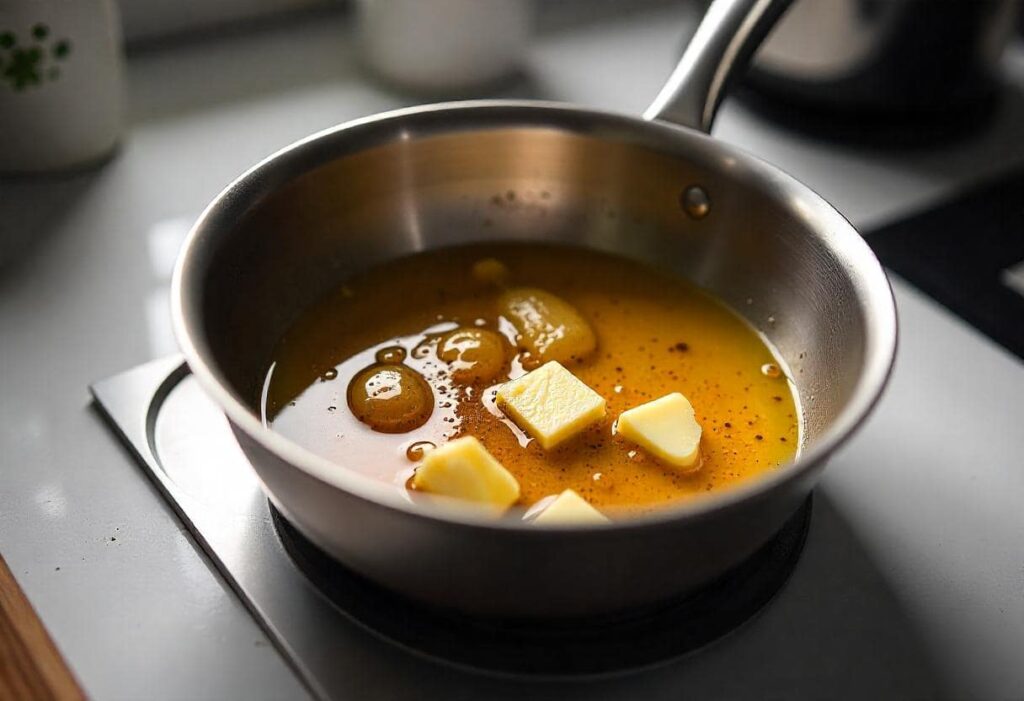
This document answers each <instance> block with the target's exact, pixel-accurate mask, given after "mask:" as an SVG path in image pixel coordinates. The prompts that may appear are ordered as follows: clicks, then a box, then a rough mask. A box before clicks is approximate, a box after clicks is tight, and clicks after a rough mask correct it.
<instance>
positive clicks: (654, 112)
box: [644, 0, 791, 133]
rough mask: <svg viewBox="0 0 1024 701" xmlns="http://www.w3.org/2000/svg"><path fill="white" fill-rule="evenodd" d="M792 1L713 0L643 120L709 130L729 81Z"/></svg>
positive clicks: (744, 64)
mask: <svg viewBox="0 0 1024 701" xmlns="http://www.w3.org/2000/svg"><path fill="white" fill-rule="evenodd" d="M790 2H791V0H714V2H712V3H711V6H710V7H709V8H708V11H707V13H706V14H705V15H704V19H702V20H701V23H700V25H699V26H698V27H697V31H696V33H695V34H694V35H693V38H692V39H691V40H690V43H689V45H688V46H687V47H686V51H685V52H683V57H682V58H681V59H679V64H678V65H677V66H676V68H675V70H674V71H673V72H672V75H671V76H669V79H668V82H667V83H665V87H663V88H662V89H661V92H660V93H658V96H657V97H656V98H654V102H652V103H651V106H650V107H648V108H647V111H646V112H644V119H660V120H664V121H666V122H673V123H675V124H680V125H682V126H685V127H690V128H691V129H698V130H700V131H702V132H705V133H710V132H711V125H712V123H713V122H714V121H715V113H716V112H718V105H719V104H720V103H721V101H722V97H724V95H725V90H726V88H727V87H728V85H729V81H730V80H731V79H732V78H734V77H735V76H736V75H737V74H739V73H740V72H742V70H743V69H744V68H746V66H747V62H748V61H749V59H750V58H751V56H753V54H754V51H755V50H756V49H757V47H758V46H760V45H761V41H762V40H763V39H764V38H765V37H766V36H767V35H768V32H769V30H770V29H771V28H772V27H773V26H774V25H775V22H776V20H778V19H779V17H781V16H782V13H783V12H785V11H786V8H788V7H789V4H790Z"/></svg>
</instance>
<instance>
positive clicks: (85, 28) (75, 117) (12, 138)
mask: <svg viewBox="0 0 1024 701" xmlns="http://www.w3.org/2000/svg"><path fill="white" fill-rule="evenodd" d="M123 68H124V58H123V53H122V43H121V26H120V19H119V16H118V13H117V7H116V5H115V3H114V0H4V1H3V2H2V3H0V172H5V173H30V172H46V171H58V170H64V169H68V168H75V167H79V166H86V165H89V164H91V163H94V162H97V161H100V160H102V159H103V158H105V157H106V156H107V155H108V154H109V153H110V152H111V151H112V150H113V149H114V147H115V146H116V145H117V142H118V139H119V138H120V135H121V131H122V128H123V106H124V99H123Z"/></svg>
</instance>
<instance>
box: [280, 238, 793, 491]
mask: <svg viewBox="0 0 1024 701" xmlns="http://www.w3.org/2000/svg"><path fill="white" fill-rule="evenodd" d="M483 258H496V259H498V260H500V261H502V262H503V263H504V264H505V265H506V266H507V267H508V268H509V270H510V272H511V275H510V280H509V283H510V284H511V285H515V286H528V287H538V288H541V289H544V290H547V291H549V292H552V293H554V294H556V295H558V296H560V297H562V298H563V299H565V300H566V301H568V302H569V303H571V304H572V305H574V306H575V307H576V309H577V310H578V311H579V312H580V313H581V314H582V315H583V317H584V318H586V319H587V320H588V321H589V322H590V324H591V325H592V327H593V329H594V331H595V333H596V335H597V339H598V347H597V351H596V352H595V353H594V354H593V355H591V356H590V357H589V358H587V359H586V360H585V361H584V362H580V363H569V364H566V367H567V368H568V369H569V370H571V371H572V372H573V373H574V374H575V375H576V376H577V377H579V378H580V379H581V380H583V382H585V383H586V384H588V385H589V386H590V387H592V388H593V389H594V390H595V391H596V392H598V393H599V394H601V395H602V396H603V397H604V398H605V399H606V400H607V402H608V413H607V416H606V418H605V419H604V420H603V421H601V422H599V423H597V424H595V425H593V426H591V427H590V428H588V429H587V430H585V431H584V432H583V433H581V434H580V435H578V436H577V437H575V438H574V439H572V440H570V441H568V442H567V443H565V444H563V445H561V446H559V447H558V448H556V449H554V450H550V451H544V450H542V449H541V447H540V446H539V445H538V444H537V443H536V441H530V440H529V438H528V436H526V435H525V434H524V433H523V432H522V431H519V430H518V428H516V427H515V426H514V425H512V424H511V422H509V421H507V420H505V419H503V418H502V417H501V415H500V412H498V411H497V410H496V409H495V408H494V405H493V385H495V384H496V382H499V381H501V380H504V379H508V378H509V377H514V376H518V375H520V374H522V372H523V369H522V367H521V365H520V364H519V362H518V360H517V359H516V358H513V359H512V360H511V361H510V363H509V365H508V368H507V371H506V372H503V373H502V376H501V377H500V378H499V380H496V381H492V382H490V383H488V384H489V385H491V386H490V387H487V386H482V387H481V386H474V387H469V388H466V387H463V386H460V385H457V384H455V383H453V382H452V380H451V378H450V377H449V374H448V372H447V369H448V368H447V366H446V364H445V363H444V362H442V361H441V360H440V359H439V358H438V356H437V352H436V343H437V338H438V337H439V335H440V334H442V333H444V332H445V331H448V330H450V329H453V328H456V327H458V326H463V327H467V326H476V327H481V328H488V329H491V330H495V331H498V332H501V333H503V334H504V335H505V336H506V337H507V338H509V340H510V342H511V345H512V346H513V347H514V345H515V343H514V338H515V330H514V329H513V328H512V326H511V324H509V323H508V321H507V320H505V319H502V318H501V317H499V316H498V310H497V298H498V295H499V292H500V290H499V288H497V287H495V286H493V285H488V284H485V283H481V282H480V281H478V280H476V279H474V277H473V276H472V275H471V269H472V266H473V263H474V262H476V261H478V260H481V259H483ZM396 346H401V347H403V348H404V349H405V351H406V353H405V359H404V361H403V362H404V363H405V364H406V365H408V366H410V367H412V368H413V369H415V370H416V371H418V372H419V373H420V374H422V375H423V376H424V378H426V380H427V382H428V383H429V384H430V385H431V387H432V388H433V394H434V407H433V411H432V413H431V414H430V418H429V419H428V420H427V421H426V423H425V424H423V425H422V426H420V427H419V428H416V429H414V430H412V431H410V432H408V433H401V434H387V433H379V432H376V431H373V430H372V429H370V428H369V427H368V426H366V425H364V424H362V423H360V422H359V421H358V420H357V419H356V418H355V417H354V416H353V414H352V412H351V411H350V409H349V405H348V403H347V400H346V393H347V388H348V385H349V382H350V380H351V379H352V378H353V376H355V375H356V374H358V373H359V372H360V371H361V370H364V369H365V368H367V367H368V366H370V365H373V364H374V363H375V362H376V360H375V358H376V357H377V355H378V353H380V351H382V350H385V351H386V353H385V354H384V355H385V357H389V354H390V357H394V356H396V355H398V356H400V355H401V353H400V352H398V353H396V352H395V351H394V347H396ZM387 349H391V350H387ZM776 363H778V361H777V359H776V358H775V357H774V356H773V354H772V352H771V350H770V349H769V348H768V347H767V346H766V344H765V343H764V342H763V341H762V340H761V338H760V337H759V336H758V335H757V334H756V333H755V332H754V330H753V329H751V328H750V327H749V326H748V325H747V324H746V323H745V322H744V321H743V320H742V319H741V318H740V317H738V316H737V315H736V314H735V313H733V312H732V311H730V310H729V309H728V308H726V307H725V306H724V305H723V304H721V303H719V302H717V301H715V300H714V299H713V298H711V297H710V296H709V295H707V294H706V293H704V292H702V291H700V290H699V289H697V288H696V287H694V286H692V285H690V284H688V283H686V282H684V281H682V280H680V279H678V278H675V277H672V276H670V275H667V274H665V273H662V272H659V271H656V270H654V269H652V268H649V267H646V266H644V265H641V264H638V263H634V262H631V261H627V260H624V259H621V258H617V257H614V256H610V255H607V254H602V253H596V252H591V251H586V250H582V249H576V248H565V247H557V246H547V245H538V244H486V245H484V244H480V245H471V246H464V247H459V248H452V249H445V250H440V251H431V252H427V253H422V254H418V255H414V256H411V257H408V258H404V259H400V260H397V261H394V262H390V263H387V264H385V265H382V266H379V267H376V268H374V269H372V270H369V271H367V272H365V273H363V274H361V275H359V276H357V277H355V278H352V279H350V280H348V281H346V282H345V283H344V284H343V285H342V286H340V287H339V288H338V289H337V290H335V291H334V292H333V293H331V294H329V295H328V296H327V297H325V298H324V299H323V300H321V301H320V302H319V303H318V304H316V305H314V306H313V307H312V308H310V309H309V310H308V311H306V312H305V313H304V314H303V315H302V317H301V318H300V319H299V320H298V321H297V322H296V323H295V324H294V325H293V326H292V328H290V329H289V330H288V332H287V333H286V334H285V336H284V337H283V338H282V339H281V341H280V343H279V344H278V347H277V349H276V352H275V355H274V362H273V366H272V367H271V369H270V371H269V372H268V376H267V381H266V388H265V392H264V400H263V410H264V416H265V420H266V421H267V422H268V424H269V425H271V426H272V427H273V429H274V430H277V431H279V432H281V433H282V434H284V435H286V436H288V437H289V438H291V439H292V440H294V441H295V442H297V443H299V444H302V445H304V446H305V447H307V448H309V449H311V450H313V451H314V452H316V453H319V454H321V455H323V456H325V457H327V458H329V459H331V460H333V461H335V462H337V463H338V469H339V470H342V469H353V470H358V471H360V472H363V473H365V474H367V475H370V476H372V477H375V478H378V479H381V480H385V481H389V482H393V483H394V484H395V485H396V486H397V487H398V488H404V485H405V483H406V481H407V479H408V478H409V476H410V475H411V474H412V470H413V468H414V466H415V464H414V462H412V461H411V460H410V458H409V457H408V456H407V451H408V450H409V448H410V446H413V445H414V444H416V443H420V442H422V441H429V442H431V443H433V444H435V445H439V444H441V443H443V442H444V441H446V440H449V439H452V438H456V437H458V436H462V435H473V436H476V437H477V438H478V439H480V441H481V442H483V444H484V445H485V446H486V447H487V449H488V450H489V451H490V452H491V453H492V454H493V455H494V456H495V457H496V458H497V459H498V460H499V461H500V462H501V463H502V464H503V465H504V466H505V467H506V468H508V470H509V471H511V472H512V474H514V475H515V476H516V478H517V479H518V480H519V483H520V486H521V488H522V504H523V505H524V506H529V505H531V504H534V503H535V502H536V501H537V500H539V499H542V498H543V497H546V496H549V495H553V494H557V493H559V492H561V491H562V490H564V489H567V488H572V489H574V490H576V491H577V492H579V494H580V495H581V496H583V497H584V498H585V499H587V500H588V501H590V502H591V503H592V504H594V505H595V506H597V507H599V508H601V507H605V508H607V507H634V508H635V507H650V506H654V505H657V504H664V503H666V502H670V501H674V500H680V499H689V498H693V497H695V496H698V495H701V494H704V493H706V492H709V491H712V490H720V489H727V488H729V487H731V486H733V485H736V484H739V483H740V482H743V481H744V480H748V479H751V478H753V477H756V476H757V475H760V474H762V473H765V472H767V471H769V470H772V469H775V468H776V467H778V466H779V465H781V464H783V463H786V462H788V461H790V460H792V459H793V457H794V456H795V454H796V451H797V448H798V445H799V420H798V413H797V408H796V405H795V402H794V398H793V393H792V390H791V386H790V384H789V380H788V379H787V378H786V376H785V373H779V372H778V371H777V370H776V369H775V367H774V365H773V364H776ZM765 366H768V367H767V368H765V369H764V370H763V368H764V367H765ZM677 391H678V392H682V393H683V394H684V395H685V396H686V397H687V398H688V399H689V400H690V402H691V403H692V404H693V407H694V409H695V410H696V415H697V420H698V421H699V422H700V424H701V426H702V427H703V437H702V440H701V454H702V458H703V464H702V466H701V468H700V470H699V471H698V472H696V473H695V474H691V475H684V474H681V473H680V472H679V471H678V470H675V469H673V468H671V467H668V466H663V465H661V464H660V463H658V462H657V461H656V460H654V459H653V458H651V457H649V456H648V455H646V454H645V453H644V451H643V450H642V449H640V448H638V447H637V446H635V445H633V444H631V443H630V442H628V441H626V440H625V439H623V438H621V437H618V436H615V435H613V432H612V424H613V422H614V420H615V418H616V417H617V416H618V415H619V414H620V413H621V412H622V411H624V410H626V409H629V408H631V407H634V406H637V405H638V404H642V403H644V402H647V401H650V400H652V399H656V398H658V397H660V396H662V395H665V394H668V393H669V392H677ZM411 455H413V456H418V455H419V453H418V452H417V450H413V451H412V452H411Z"/></svg>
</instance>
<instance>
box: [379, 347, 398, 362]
mask: <svg viewBox="0 0 1024 701" xmlns="http://www.w3.org/2000/svg"><path fill="white" fill-rule="evenodd" d="M374 357H376V359H377V362H378V363H391V364H398V363H400V362H402V361H403V360H405V349H404V348H402V347H401V346H388V347H387V348H381V349H380V350H379V351H377V355H376V356H374Z"/></svg>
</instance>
